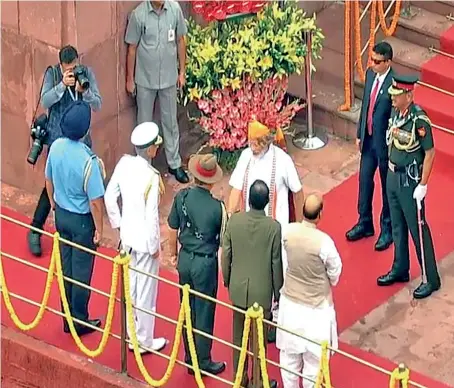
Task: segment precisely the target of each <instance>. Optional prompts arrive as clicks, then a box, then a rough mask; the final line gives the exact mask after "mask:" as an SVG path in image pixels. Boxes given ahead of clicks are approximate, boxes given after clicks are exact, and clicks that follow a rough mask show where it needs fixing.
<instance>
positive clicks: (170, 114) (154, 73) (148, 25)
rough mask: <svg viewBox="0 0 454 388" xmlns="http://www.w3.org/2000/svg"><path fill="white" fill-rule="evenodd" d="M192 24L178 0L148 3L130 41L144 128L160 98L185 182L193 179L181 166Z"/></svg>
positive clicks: (173, 161)
mask: <svg viewBox="0 0 454 388" xmlns="http://www.w3.org/2000/svg"><path fill="white" fill-rule="evenodd" d="M186 34H187V27H186V22H185V20H184V16H183V12H182V10H181V7H180V5H179V4H178V2H177V1H162V0H161V1H143V2H142V3H141V4H140V5H139V6H137V7H136V8H135V9H134V10H133V11H132V12H131V15H130V17H129V21H128V27H127V29H126V38H125V41H126V43H127V44H128V51H127V59H126V90H127V92H128V93H130V94H131V95H136V99H137V121H138V124H141V123H144V122H151V121H153V109H154V104H155V100H156V97H158V98H159V106H160V110H161V123H162V130H163V137H164V148H165V153H166V158H167V163H168V165H169V172H170V173H171V174H172V175H174V176H175V178H176V179H177V180H178V181H179V182H180V183H188V182H189V178H188V175H187V174H186V172H185V171H184V170H183V168H182V167H181V157H180V152H179V151H180V150H179V148H180V133H179V129H178V121H177V88H182V87H183V86H184V83H185V71H186V42H185V35H186Z"/></svg>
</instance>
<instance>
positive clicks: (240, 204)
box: [228, 121, 304, 342]
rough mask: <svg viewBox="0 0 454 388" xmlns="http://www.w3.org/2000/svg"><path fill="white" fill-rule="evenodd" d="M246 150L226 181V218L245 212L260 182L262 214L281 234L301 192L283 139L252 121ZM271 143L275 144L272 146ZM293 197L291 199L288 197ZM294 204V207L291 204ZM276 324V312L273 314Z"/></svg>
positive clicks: (298, 203)
mask: <svg viewBox="0 0 454 388" xmlns="http://www.w3.org/2000/svg"><path fill="white" fill-rule="evenodd" d="M248 141H249V147H248V148H246V149H245V150H244V151H243V152H242V153H241V156H240V158H239V160H238V163H237V165H236V167H235V170H234V171H233V174H232V176H231V178H230V182H229V184H230V186H231V187H232V191H231V193H230V198H229V202H228V212H229V214H231V213H235V212H237V211H248V210H249V198H248V193H249V188H250V186H251V185H252V183H253V182H254V181H256V180H257V179H260V180H262V181H264V182H265V183H266V184H267V185H268V187H269V190H270V203H269V204H268V206H267V207H266V208H265V213H266V214H267V215H268V216H270V217H273V218H274V219H275V220H277V221H279V223H280V224H281V226H282V228H283V231H284V230H285V226H286V225H288V223H289V222H290V221H293V222H294V221H301V220H300V219H295V217H294V215H295V214H296V215H297V217H298V218H299V217H300V216H301V214H302V204H303V200H304V196H303V190H302V185H301V181H300V178H299V176H298V172H297V170H296V167H295V164H294V163H293V160H292V158H291V157H290V155H289V154H288V153H286V152H285V151H284V150H283V149H282V148H281V147H285V139H284V136H283V133H282V131H281V130H280V129H278V130H272V129H270V128H268V127H267V126H265V125H263V124H261V123H259V122H258V121H252V122H251V123H250V124H249V127H248ZM273 143H276V144H278V145H279V146H277V147H276V146H275V145H274V144H273ZM292 194H293V195H292ZM293 200H294V204H293ZM282 264H283V267H284V268H283V271H284V273H285V271H286V269H287V260H286V256H285V251H284V250H283V252H282ZM273 320H274V321H276V320H277V309H275V311H274V312H273ZM274 339H275V331H274V330H271V331H270V337H269V340H270V342H274Z"/></svg>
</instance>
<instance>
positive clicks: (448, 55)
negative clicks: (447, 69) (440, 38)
mask: <svg viewBox="0 0 454 388" xmlns="http://www.w3.org/2000/svg"><path fill="white" fill-rule="evenodd" d="M429 51H431V52H434V53H437V54H440V55H443V56H445V57H448V58H451V59H454V55H452V54H449V53H447V52H445V51H441V50H438V49H436V48H435V47H433V46H430V47H429Z"/></svg>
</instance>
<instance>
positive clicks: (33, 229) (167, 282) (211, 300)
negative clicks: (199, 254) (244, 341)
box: [0, 213, 246, 314]
mask: <svg viewBox="0 0 454 388" xmlns="http://www.w3.org/2000/svg"><path fill="white" fill-rule="evenodd" d="M0 218H1V219H4V220H6V221H9V222H12V223H13V224H16V225H19V226H22V227H24V228H27V229H30V230H32V231H33V232H36V233H40V234H42V235H44V236H47V237H54V235H53V234H52V233H49V232H46V231H45V230H42V229H39V228H35V227H34V226H31V225H28V224H26V223H25V222H22V221H19V220H16V219H14V218H12V217H8V216H6V215H4V214H1V213H0ZM59 240H60V242H62V243H64V244H67V245H69V246H71V247H73V248H77V249H80V250H81V251H84V252H86V253H90V254H92V255H96V256H97V257H100V258H102V259H104V260H107V261H110V262H111V263H114V259H112V258H111V257H109V256H107V255H104V254H102V253H100V252H97V251H94V250H92V249H90V248H86V247H83V246H81V245H79V244H75V243H73V242H72V241H69V240H66V239H64V238H61V237H60V238H59ZM129 269H130V270H132V271H134V272H137V273H140V274H142V275H146V276H149V277H151V278H153V279H156V280H158V281H161V282H163V283H166V284H169V285H171V286H174V287H177V288H179V289H182V288H183V286H182V285H181V284H179V283H176V282H173V281H171V280H169V279H166V278H163V277H161V276H158V275H153V274H151V273H147V272H144V271H142V270H140V269H138V268H135V267H131V266H130V267H129ZM189 292H190V293H191V294H193V295H195V296H198V297H199V298H202V299H206V300H208V301H210V302H213V303H217V304H219V305H221V306H224V307H227V308H229V309H231V310H233V311H236V312H237V313H241V314H245V313H246V312H245V311H244V310H242V309H239V308H238V307H235V306H232V305H230V304H228V303H225V302H223V301H222V300H219V299H216V298H212V297H211V296H208V295H205V294H202V293H201V292H197V291H195V290H192V289H191V290H189Z"/></svg>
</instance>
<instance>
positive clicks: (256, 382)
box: [251, 303, 266, 388]
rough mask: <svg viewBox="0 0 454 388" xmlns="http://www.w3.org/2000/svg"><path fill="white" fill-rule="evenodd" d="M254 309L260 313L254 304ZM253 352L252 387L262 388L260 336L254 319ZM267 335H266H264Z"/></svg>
mask: <svg viewBox="0 0 454 388" xmlns="http://www.w3.org/2000/svg"><path fill="white" fill-rule="evenodd" d="M253 309H254V310H255V311H258V309H259V305H258V304H257V303H254V306H253ZM251 332H252V337H251V350H252V386H253V387H254V388H260V387H262V381H261V378H260V360H259V342H258V341H259V336H258V331H257V321H256V320H255V319H254V320H252V321H251ZM263 335H266V333H263Z"/></svg>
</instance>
